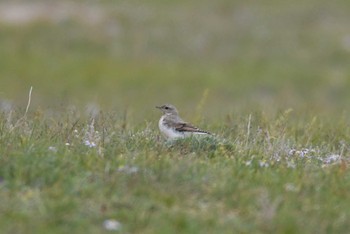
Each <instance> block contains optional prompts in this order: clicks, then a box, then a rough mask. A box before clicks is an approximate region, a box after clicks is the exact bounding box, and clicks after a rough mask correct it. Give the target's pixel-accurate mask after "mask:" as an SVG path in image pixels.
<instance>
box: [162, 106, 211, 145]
mask: <svg viewBox="0 0 350 234" xmlns="http://www.w3.org/2000/svg"><path fill="white" fill-rule="evenodd" d="M156 108H158V109H160V110H161V111H162V112H163V115H162V117H161V118H160V120H159V123H158V127H159V130H160V131H161V133H162V134H163V135H164V136H165V137H166V138H167V139H169V140H174V139H179V138H186V137H190V136H193V135H212V134H211V133H210V132H207V131H203V130H201V129H199V128H197V127H195V126H193V125H192V124H190V123H187V122H185V121H183V120H182V119H181V117H180V116H179V112H178V111H177V109H176V107H175V106H173V105H171V104H164V105H161V106H156Z"/></svg>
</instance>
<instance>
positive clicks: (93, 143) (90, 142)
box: [84, 140, 96, 148]
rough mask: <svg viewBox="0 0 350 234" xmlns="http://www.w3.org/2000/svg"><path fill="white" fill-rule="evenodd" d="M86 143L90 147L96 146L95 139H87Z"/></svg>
mask: <svg viewBox="0 0 350 234" xmlns="http://www.w3.org/2000/svg"><path fill="white" fill-rule="evenodd" d="M84 144H85V145H86V146H88V147H90V148H94V147H96V143H95V142H93V141H89V140H86V141H85V142H84Z"/></svg>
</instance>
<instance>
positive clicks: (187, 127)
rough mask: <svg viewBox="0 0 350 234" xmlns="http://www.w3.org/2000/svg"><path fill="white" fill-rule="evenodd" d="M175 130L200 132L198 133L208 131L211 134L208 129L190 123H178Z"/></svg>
mask: <svg viewBox="0 0 350 234" xmlns="http://www.w3.org/2000/svg"><path fill="white" fill-rule="evenodd" d="M175 130H177V131H179V132H194V133H195V132H198V133H207V134H211V133H210V132H207V131H203V130H201V129H199V128H197V127H195V126H193V125H191V124H189V123H185V122H183V123H177V124H176V125H175Z"/></svg>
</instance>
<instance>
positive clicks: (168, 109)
mask: <svg viewBox="0 0 350 234" xmlns="http://www.w3.org/2000/svg"><path fill="white" fill-rule="evenodd" d="M156 108H158V109H159V110H161V111H162V112H163V113H164V114H168V115H170V114H175V115H177V114H178V112H177V109H176V107H175V106H173V105H171V104H164V105H162V106H156Z"/></svg>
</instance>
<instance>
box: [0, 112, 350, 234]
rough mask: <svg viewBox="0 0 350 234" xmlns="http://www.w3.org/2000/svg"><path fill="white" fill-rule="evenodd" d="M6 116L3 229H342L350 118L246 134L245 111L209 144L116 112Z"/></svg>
mask: <svg viewBox="0 0 350 234" xmlns="http://www.w3.org/2000/svg"><path fill="white" fill-rule="evenodd" d="M8 115H9V114H8ZM8 115H2V121H1V123H2V126H1V137H0V139H1V155H2V157H1V159H0V161H1V165H3V166H2V167H1V169H0V175H1V191H2V192H1V199H2V201H3V202H2V205H1V220H2V221H1V222H0V227H1V230H2V231H3V232H4V233H12V232H17V233H24V232H25V233H37V232H50V233H62V232H66V231H70V232H74V233H80V232H89V233H95V232H99V233H100V232H103V226H102V223H103V222H104V220H107V219H115V220H118V221H119V222H120V223H121V224H122V229H121V232H122V233H128V232H131V233H139V232H142V233H178V232H182V233H203V232H204V233H212V232H216V233H230V232H232V230H235V232H239V233H252V232H253V233H256V232H258V233H259V232H262V233H265V232H269V233H270V232H277V233H297V232H309V233H310V232H311V233H313V232H316V231H317V232H319V233H329V232H333V233H346V231H347V230H348V228H349V225H348V222H347V220H348V216H349V211H348V210H349V203H348V201H347V197H348V195H349V194H348V193H349V192H348V189H347V188H348V185H349V172H348V157H347V155H348V146H347V144H346V142H347V138H348V137H349V136H350V134H349V128H348V127H347V124H346V122H338V123H337V124H332V126H333V127H334V125H335V127H336V128H337V130H334V129H333V130H332V129H329V126H328V125H327V124H326V123H322V122H321V121H317V120H316V121H315V122H314V123H312V122H309V126H310V127H311V126H315V128H317V130H316V131H309V130H308V129H300V128H299V127H297V125H295V124H290V123H289V119H288V117H287V116H286V114H285V113H282V114H281V115H279V116H277V119H269V120H266V119H264V117H263V116H262V115H261V116H260V117H259V116H258V115H252V116H251V123H250V131H249V135H248V131H247V129H246V128H247V122H246V120H247V119H245V118H244V117H243V116H242V118H240V119H241V121H238V122H237V121H236V122H235V124H232V123H227V125H226V127H225V129H220V128H214V127H212V126H210V125H208V126H207V127H208V128H210V130H212V131H213V132H216V133H217V135H218V137H217V138H216V139H214V140H212V139H207V140H206V139H202V140H201V141H199V140H198V139H188V140H185V141H179V142H176V143H174V144H172V145H169V144H167V143H166V142H165V141H164V140H163V139H162V138H160V137H159V134H158V131H157V129H155V128H153V127H152V128H150V127H149V125H144V124H141V125H140V126H137V127H128V128H123V123H122V121H115V119H118V117H117V116H115V115H112V116H109V117H110V118H109V117H106V116H105V114H104V113H101V114H100V115H99V116H98V117H97V118H96V119H95V120H94V121H91V120H88V119H87V120H81V118H78V117H76V116H74V115H73V116H70V115H67V116H65V118H64V121H62V120H57V119H56V120H53V119H51V118H47V117H44V116H40V115H38V114H36V115H34V116H32V115H31V116H28V117H27V118H26V119H24V120H23V119H22V120H21V122H18V124H17V125H11V122H8ZM12 115H13V117H12V118H13V120H12V121H15V120H16V118H17V117H16V113H12ZM107 115H108V113H107ZM76 119H79V120H80V121H79V122H76ZM15 122H16V121H15ZM306 125H307V124H306ZM333 127H332V128H333ZM221 136H225V138H223V137H221ZM87 140H88V141H89V142H90V143H91V142H94V143H95V144H96V145H95V146H91V145H89V144H87V143H86V141H87ZM67 143H69V144H67ZM332 157H333V159H334V161H332ZM334 157H335V158H334ZM327 160H328V161H327Z"/></svg>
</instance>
